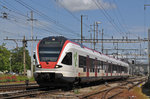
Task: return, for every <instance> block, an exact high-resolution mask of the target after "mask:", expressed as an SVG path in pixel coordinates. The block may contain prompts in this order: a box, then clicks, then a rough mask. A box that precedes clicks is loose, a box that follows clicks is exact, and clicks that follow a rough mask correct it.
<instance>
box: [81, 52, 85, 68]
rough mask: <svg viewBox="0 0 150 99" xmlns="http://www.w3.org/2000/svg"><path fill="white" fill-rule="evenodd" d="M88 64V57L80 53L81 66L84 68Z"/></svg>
mask: <svg viewBox="0 0 150 99" xmlns="http://www.w3.org/2000/svg"><path fill="white" fill-rule="evenodd" d="M85 66H86V57H84V56H80V55H79V67H80V68H83V67H85Z"/></svg>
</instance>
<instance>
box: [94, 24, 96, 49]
mask: <svg viewBox="0 0 150 99" xmlns="http://www.w3.org/2000/svg"><path fill="white" fill-rule="evenodd" d="M93 41H94V50H95V45H96V44H95V22H94V39H93Z"/></svg>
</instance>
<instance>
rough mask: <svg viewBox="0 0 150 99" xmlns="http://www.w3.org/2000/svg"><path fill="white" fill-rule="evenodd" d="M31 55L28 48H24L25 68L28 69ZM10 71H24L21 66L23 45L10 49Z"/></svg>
mask: <svg viewBox="0 0 150 99" xmlns="http://www.w3.org/2000/svg"><path fill="white" fill-rule="evenodd" d="M30 60H31V57H30V55H29V52H28V50H26V70H27V69H30V66H31V61H30ZM12 71H13V72H16V73H22V72H23V71H24V66H23V47H21V48H18V49H13V50H12Z"/></svg>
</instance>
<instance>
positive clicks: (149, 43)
mask: <svg viewBox="0 0 150 99" xmlns="http://www.w3.org/2000/svg"><path fill="white" fill-rule="evenodd" d="M148 67H149V71H148V74H149V75H148V76H149V77H148V78H149V81H150V29H148Z"/></svg>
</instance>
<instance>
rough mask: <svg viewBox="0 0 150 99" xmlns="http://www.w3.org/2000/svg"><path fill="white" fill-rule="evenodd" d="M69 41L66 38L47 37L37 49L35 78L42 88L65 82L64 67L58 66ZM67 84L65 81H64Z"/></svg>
mask: <svg viewBox="0 0 150 99" xmlns="http://www.w3.org/2000/svg"><path fill="white" fill-rule="evenodd" d="M66 41H67V39H66V38H64V37H61V36H60V37H47V38H44V39H42V40H41V41H40V42H39V43H38V45H37V48H36V53H35V60H36V62H35V63H36V65H35V73H34V77H35V80H36V81H37V83H38V84H39V85H41V86H57V83H58V84H59V83H60V82H63V79H62V78H63V73H62V72H63V69H64V68H63V66H62V65H58V60H59V59H60V57H61V54H62V52H61V51H62V49H63V47H64V45H65V43H66ZM64 82H65V81H64Z"/></svg>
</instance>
